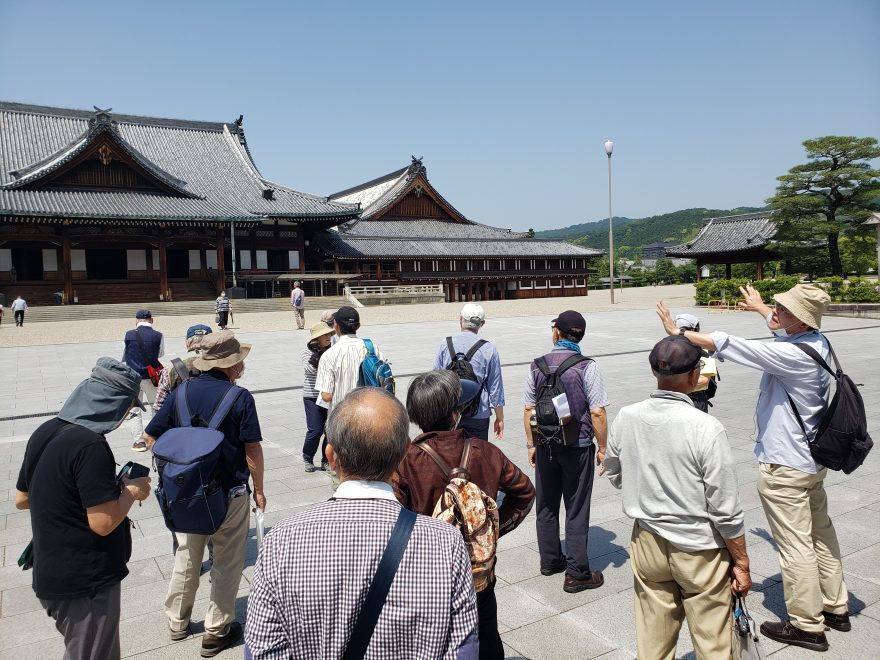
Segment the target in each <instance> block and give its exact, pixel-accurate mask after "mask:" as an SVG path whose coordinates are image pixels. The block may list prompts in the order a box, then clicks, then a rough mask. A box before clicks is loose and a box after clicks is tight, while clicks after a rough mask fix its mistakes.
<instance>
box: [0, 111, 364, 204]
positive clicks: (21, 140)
mask: <svg viewBox="0 0 880 660" xmlns="http://www.w3.org/2000/svg"><path fill="white" fill-rule="evenodd" d="M101 112H102V111H96V112H90V111H86V110H69V109H65V108H53V107H47V106H33V105H24V104H20V103H8V102H0V215H28V216H30V215H32V216H56V217H71V218H76V217H85V218H88V217H108V218H109V217H113V218H132V219H150V218H169V219H218V220H226V219H252V220H258V219H260V218H263V217H292V218H298V219H308V218H340V219H343V218H346V217H353V216H356V215H357V214H358V213H359V209H358V208H357V207H356V206H353V205H350V204H345V203H341V202H330V201H328V200H327V198H325V197H318V196H315V195H308V194H306V193H302V192H299V191H296V190H292V189H290V188H286V187H284V186H281V185H278V184H276V183H273V182H271V181H268V180H266V179H264V178H263V177H262V176H261V175H260V173H259V171H258V170H257V168H256V166H255V165H254V163H253V161H252V160H251V156H250V153H249V152H248V149H247V143H246V141H245V139H244V133H243V130H242V127H241V121H240V119H239V121H237V122H229V123H215V122H198V121H186V120H175V119H160V118H153V117H139V116H132V115H121V114H109V121H111V122H113V123H112V125H111V126H112V128H107V130H109V131H111V132H112V133H113V135H114V137H115V138H117V141H118V142H119V143H120V144H121V145H122V146H123V148H124V150H126V151H127V152H128V153H129V155H130V156H131V157H132V158H134V159H135V160H136V161H137V162H138V163H139V164H140V165H142V166H143V167H145V168H146V169H147V170H148V171H149V172H150V173H151V174H152V175H153V176H155V177H156V178H157V179H159V180H160V181H162V182H163V183H164V184H165V185H167V186H169V187H171V188H173V189H174V190H175V191H176V192H178V193H179V194H180V196H174V195H171V194H169V195H161V194H159V195H155V194H147V193H134V192H100V191H94V192H91V191H83V192H70V191H62V190H52V191H50V190H44V191H43V190H21V189H19V187H20V186H25V185H27V184H32V183H33V182H34V181H35V180H38V179H39V178H41V177H42V176H43V175H45V174H46V173H48V172H51V171H54V170H55V169H57V168H58V167H60V166H61V165H63V164H64V163H66V162H69V161H70V160H71V159H72V158H75V156H76V155H77V154H79V153H81V151H82V150H83V149H84V148H85V146H86V145H87V143H88V142H89V141H90V140H92V139H93V138H94V137H95V135H96V130H97V129H96V126H95V123H96V118H100V117H101ZM108 113H109V111H108ZM106 114H107V113H105V115H106ZM104 119H105V120H106V119H107V118H106V116H105V118H104ZM97 123H98V124H100V123H101V120H100V119H98V122H97ZM105 123H106V122H105ZM269 189H271V190H272V194H271V195H270V197H271V199H266V197H265V194H266V193H264V191H267V190H269Z"/></svg>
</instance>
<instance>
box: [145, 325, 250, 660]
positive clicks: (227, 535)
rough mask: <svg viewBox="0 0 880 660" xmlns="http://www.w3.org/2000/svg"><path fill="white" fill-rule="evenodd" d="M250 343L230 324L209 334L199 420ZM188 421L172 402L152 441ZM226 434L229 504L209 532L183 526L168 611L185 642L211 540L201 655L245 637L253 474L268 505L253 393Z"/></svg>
mask: <svg viewBox="0 0 880 660" xmlns="http://www.w3.org/2000/svg"><path fill="white" fill-rule="evenodd" d="M250 350H251V347H250V344H242V343H239V341H238V339H236V338H235V335H234V334H233V333H232V331H231V330H221V331H219V332H215V333H212V334H210V335H207V336H206V337H204V338H203V339H202V341H201V344H200V345H199V355H198V357H197V358H195V359H194V360H193V367H195V368H196V369H198V370H199V371H200V372H201V373H200V374H199V376H198V378H195V379H193V380H191V381H189V383H188V385H187V403H188V405H189V411H190V413H191V414H192V415H193V418H196V417H198V418H200V419H201V420H208V419H210V418H211V415H212V414H213V412H214V410H215V409H216V408H217V406H218V405H219V403H220V401H221V400H222V399H223V397H224V396H225V395H226V392H227V391H228V390H229V388H231V387H232V386H233V385H234V384H235V381H237V380H239V379H240V378H241V376H242V374H243V373H244V360H245V358H246V357H247V356H248V353H250ZM179 426H181V421H180V420H179V419H178V407H177V406H176V405H172V404H171V402H166V405H164V406H162V409H161V410H160V411H159V412H158V413H157V414H156V415H155V417H153V420H152V421H151V422H150V424H149V425H148V426H147V429H146V433H145V435H146V438H147V444H148V445H150V446H152V444H153V443H154V442H155V440H156V438H159V437H160V436H161V435H162V434H163V433H165V432H166V431H168V430H169V429H172V428H177V427H179ZM219 430H220V431H221V432H222V433H223V435H224V441H223V449H222V459H221V463H220V466H221V467H220V485H221V487H222V488H223V490H224V491H225V492H227V493H228V494H229V508H228V510H227V512H226V517H225V518H224V519H223V522H222V524H221V525H220V527H219V529H218V530H217V531H216V532H215V533H214V534H213V535H210V536H207V535H202V534H183V533H180V532H178V533H177V534H176V537H177V543H178V547H177V552H176V553H175V555H174V569H173V573H172V575H171V583H170V585H169V587H168V595H167V597H166V598H165V614H166V616H167V617H168V621H169V626H170V631H171V639H172V640H173V641H179V640H182V639H186V637H188V636H189V635H190V634H191V631H190V629H189V625H190V617H191V616H192V608H193V603H194V602H195V599H196V591H197V589H198V587H199V567H200V566H201V564H202V559H203V557H204V554H205V546H206V545H207V543H208V541H209V540H212V541H213V544H214V556H213V566H212V569H211V596H210V602H209V603H208V611H207V613H206V614H205V635H204V637H203V638H202V649H201V654H202V657H213V656H215V655H217V654H218V653H220V652H221V651H222V650H223V649H226V648H228V647H230V646H232V645H233V644H235V643H236V642H237V641H238V640H239V639H240V637H241V624H239V623H238V622H237V621H236V620H235V598H236V595H237V593H238V588H239V584H240V582H241V575H242V570H243V569H244V559H245V545H246V543H247V535H248V529H249V528H250V508H249V507H248V497H247V495H248V490H249V488H248V480H249V479H252V480H253V498H254V504H255V505H256V506H257V507H258V508H259V509H260V510H261V511H265V509H266V496H265V494H264V492H263V450H262V447H261V446H260V442H261V440H262V434H261V431H260V422H259V420H258V419H257V408H256V404H255V403H254V397H253V395H252V394H251V393H250V392H248V391H247V390H246V389H243V390H242V392H241V393H240V394H239V396H238V398H237V399H236V400H235V403H234V405H233V406H232V410H231V411H230V413H229V415H227V417H226V419H224V420H223V422H222V423H221V424H220V426H219Z"/></svg>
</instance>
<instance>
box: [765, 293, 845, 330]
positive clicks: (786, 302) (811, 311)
mask: <svg viewBox="0 0 880 660" xmlns="http://www.w3.org/2000/svg"><path fill="white" fill-rule="evenodd" d="M773 300H775V301H776V302H778V303H779V304H780V305H782V306H783V307H785V309H787V310H788V311H789V312H791V313H792V315H793V316H794V317H795V318H796V319H797V320H798V321H802V322H803V323H806V324H807V325H808V326H810V327H811V328H816V329H818V328H820V327H822V314H824V313H825V308H826V307H828V303H829V302H831V296H829V295H828V294H827V293H825V291H824V290H823V289H820V288H819V287H817V286H813V285H812V284H796V285H795V286H793V287H792V288H790V289H789V290H788V291H786V292H784V293H777V294H774V296H773Z"/></svg>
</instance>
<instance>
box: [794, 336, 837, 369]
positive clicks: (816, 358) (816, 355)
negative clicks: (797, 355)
mask: <svg viewBox="0 0 880 660" xmlns="http://www.w3.org/2000/svg"><path fill="white" fill-rule="evenodd" d="M825 341H828V340H827V339H826V340H825ZM795 346H797V347H798V348H799V349H801V350H802V351H803V352H804V353H806V354H807V355H809V356H810V357H811V358H813V361H814V362H815V363H816V364H818V365H819V366H820V367H822V368H823V369H824V370H825V371H827V372H828V373H829V374H831V375H832V376H834V377H835V378H837V373H835V372H834V371H832V370H831V367H829V366H828V363H827V362H826V361H825V360H823V359H822V356H821V355H819V352H818V351H817V350H816V349H815V348H813V347H812V346H808V345H807V344H795ZM828 350H829V352H830V353H831V357H832V358H833V359H834V366H835V367H837V370H838V371H840V370H841V369H840V363H839V362H838V361H837V356H836V355H835V354H834V349H833V348H831V342H828Z"/></svg>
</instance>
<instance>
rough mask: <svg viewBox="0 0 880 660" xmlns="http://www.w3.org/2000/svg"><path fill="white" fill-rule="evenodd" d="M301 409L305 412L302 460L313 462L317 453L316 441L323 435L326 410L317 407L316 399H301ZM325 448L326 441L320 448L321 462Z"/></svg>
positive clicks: (325, 440)
mask: <svg viewBox="0 0 880 660" xmlns="http://www.w3.org/2000/svg"><path fill="white" fill-rule="evenodd" d="M303 407H304V408H305V410H306V427H307V429H308V430H307V431H306V439H305V441H304V442H303V458H308V459H309V460H310V461H311V460H314V458H315V454H316V453H317V452H318V441H319V440H320V439H321V436H322V435H324V424H326V423H327V409H326V408H322V407H321V406H319V405H318V400H317V399H303ZM326 448H327V439H326V438H324V444H323V445H322V446H321V460H322V461H323V460H324V450H325V449H326Z"/></svg>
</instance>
